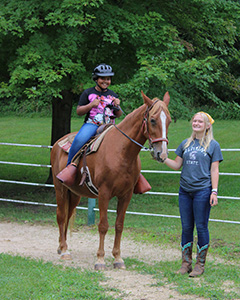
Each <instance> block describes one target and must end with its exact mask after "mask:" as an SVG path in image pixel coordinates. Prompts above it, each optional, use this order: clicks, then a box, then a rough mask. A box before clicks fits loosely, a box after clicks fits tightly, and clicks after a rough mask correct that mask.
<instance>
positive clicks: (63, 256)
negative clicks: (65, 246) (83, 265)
mask: <svg viewBox="0 0 240 300" xmlns="http://www.w3.org/2000/svg"><path fill="white" fill-rule="evenodd" d="M60 259H62V260H71V259H72V256H71V254H70V253H69V252H68V251H67V252H64V253H61V257H60Z"/></svg>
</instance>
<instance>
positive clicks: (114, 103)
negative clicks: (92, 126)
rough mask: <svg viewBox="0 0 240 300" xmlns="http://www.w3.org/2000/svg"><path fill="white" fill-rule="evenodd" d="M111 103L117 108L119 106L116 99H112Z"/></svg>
mask: <svg viewBox="0 0 240 300" xmlns="http://www.w3.org/2000/svg"><path fill="white" fill-rule="evenodd" d="M112 103H113V105H114V106H119V105H120V100H119V99H118V98H113V100H112Z"/></svg>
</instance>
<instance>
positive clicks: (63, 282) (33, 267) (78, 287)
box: [0, 254, 113, 300]
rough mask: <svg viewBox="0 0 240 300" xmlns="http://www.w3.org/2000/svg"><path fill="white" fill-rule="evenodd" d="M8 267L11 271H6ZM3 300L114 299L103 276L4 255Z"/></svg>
mask: <svg viewBox="0 0 240 300" xmlns="http://www.w3.org/2000/svg"><path fill="white" fill-rule="evenodd" d="M6 266H8V267H6ZM0 274H1V276H0V294H1V299H2V300H5V299H9V300H10V299H23V300H25V299H87V300H90V299H96V300H97V299H98V300H105V299H106V300H107V299H108V300H110V299H113V298H112V297H110V296H107V295H106V294H105V291H104V289H103V288H102V287H101V286H100V285H99V281H100V280H101V281H102V280H104V276H103V273H100V272H91V271H89V270H85V271H82V270H81V269H79V268H77V269H74V268H70V267H65V268H64V267H62V266H56V265H53V264H52V263H44V262H42V261H36V260H31V259H27V258H23V257H20V256H15V257H12V256H10V255H7V254H0Z"/></svg>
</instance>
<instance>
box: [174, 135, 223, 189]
mask: <svg viewBox="0 0 240 300" xmlns="http://www.w3.org/2000/svg"><path fill="white" fill-rule="evenodd" d="M186 141H187V139H186V140H184V141H182V143H181V144H180V145H179V146H178V148H177V150H176V151H175V153H176V154H177V155H178V156H180V157H181V158H182V159H183V165H182V171H181V178H180V186H181V187H182V188H183V189H184V190H185V191H186V192H193V191H197V190H201V189H204V188H207V187H211V185H212V183H211V164H212V163H213V162H215V161H219V162H221V161H222V160H223V156H222V152H221V149H220V146H219V144H218V142H217V141H215V140H212V141H211V142H210V144H209V146H208V148H207V150H206V151H205V150H204V147H202V146H201V145H200V144H199V140H198V139H195V140H194V141H192V142H191V144H190V145H189V146H188V147H187V148H186V149H184V145H185V143H186Z"/></svg>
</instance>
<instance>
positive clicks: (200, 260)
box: [189, 244, 209, 277]
mask: <svg viewBox="0 0 240 300" xmlns="http://www.w3.org/2000/svg"><path fill="white" fill-rule="evenodd" d="M208 248H209V244H207V245H205V246H203V247H202V248H201V249H200V247H199V246H198V245H197V261H196V264H195V266H194V269H193V270H192V272H191V273H190V274H189V277H196V276H199V275H202V274H203V272H204V265H205V262H206V256H207V252H208Z"/></svg>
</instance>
